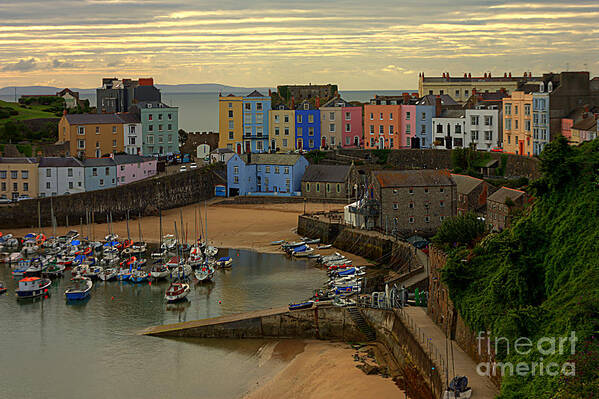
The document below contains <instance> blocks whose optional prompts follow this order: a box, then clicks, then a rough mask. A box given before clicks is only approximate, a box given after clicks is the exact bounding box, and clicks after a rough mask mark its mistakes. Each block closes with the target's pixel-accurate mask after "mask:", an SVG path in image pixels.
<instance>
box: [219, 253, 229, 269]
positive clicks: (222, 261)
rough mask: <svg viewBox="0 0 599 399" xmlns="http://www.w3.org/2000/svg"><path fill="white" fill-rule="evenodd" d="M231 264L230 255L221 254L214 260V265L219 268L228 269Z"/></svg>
mask: <svg viewBox="0 0 599 399" xmlns="http://www.w3.org/2000/svg"><path fill="white" fill-rule="evenodd" d="M232 264H233V258H231V257H230V256H223V257H222V258H219V259H218V260H217V261H216V265H217V266H218V267H220V268H221V269H228V268H230V267H231V265H232Z"/></svg>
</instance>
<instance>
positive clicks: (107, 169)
mask: <svg viewBox="0 0 599 399" xmlns="http://www.w3.org/2000/svg"><path fill="white" fill-rule="evenodd" d="M104 174H105V175H106V176H108V175H109V174H110V168H105V169H104Z"/></svg>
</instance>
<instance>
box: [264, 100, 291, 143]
mask: <svg viewBox="0 0 599 399" xmlns="http://www.w3.org/2000/svg"><path fill="white" fill-rule="evenodd" d="M269 124H270V126H269V132H270V133H269V134H270V148H271V150H274V151H277V152H278V151H282V152H287V151H293V150H295V111H294V110H292V109H289V108H288V107H287V106H286V105H283V104H281V105H279V106H277V109H272V110H271V111H270V115H269Z"/></svg>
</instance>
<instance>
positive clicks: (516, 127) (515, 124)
mask: <svg viewBox="0 0 599 399" xmlns="http://www.w3.org/2000/svg"><path fill="white" fill-rule="evenodd" d="M514 129H516V130H518V119H514Z"/></svg>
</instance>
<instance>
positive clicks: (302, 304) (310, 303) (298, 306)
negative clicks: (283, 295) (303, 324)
mask: <svg viewBox="0 0 599 399" xmlns="http://www.w3.org/2000/svg"><path fill="white" fill-rule="evenodd" d="M313 305H314V301H312V300H309V301H306V302H298V303H290V304H289V310H301V309H310V308H311V307H312V306H313Z"/></svg>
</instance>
